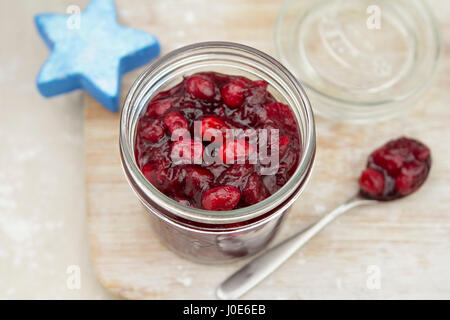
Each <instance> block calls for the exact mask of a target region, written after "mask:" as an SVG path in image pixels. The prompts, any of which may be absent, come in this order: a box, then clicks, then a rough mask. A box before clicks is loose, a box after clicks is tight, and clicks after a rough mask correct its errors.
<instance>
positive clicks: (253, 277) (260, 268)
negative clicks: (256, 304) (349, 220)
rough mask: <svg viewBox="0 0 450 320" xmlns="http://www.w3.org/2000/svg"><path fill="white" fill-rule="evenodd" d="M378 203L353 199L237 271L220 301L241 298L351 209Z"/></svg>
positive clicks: (219, 294) (219, 293)
mask: <svg viewBox="0 0 450 320" xmlns="http://www.w3.org/2000/svg"><path fill="white" fill-rule="evenodd" d="M377 202H378V201H377V200H369V199H365V198H363V197H361V196H359V194H358V195H355V196H353V197H352V198H350V199H349V200H347V201H346V202H345V203H344V204H342V205H340V206H339V207H337V208H336V209H334V210H333V211H331V212H330V213H328V214H326V215H325V216H324V217H322V218H321V219H320V220H319V221H317V222H316V223H314V224H313V225H312V226H310V227H309V228H308V229H306V230H302V231H301V232H299V233H297V234H295V235H293V236H292V237H290V238H288V239H287V240H285V241H283V242H282V243H280V244H278V245H277V246H275V247H273V248H271V249H269V250H268V251H266V252H264V253H262V254H260V255H259V256H257V257H256V258H254V259H253V260H252V261H250V262H249V263H248V264H246V265H245V266H243V267H242V268H241V269H239V270H238V271H236V272H235V273H234V274H232V275H231V276H230V277H229V278H228V279H226V280H225V281H224V282H222V284H221V285H220V286H219V287H218V288H217V291H216V295H217V297H218V298H219V299H224V300H225V299H237V298H239V297H240V296H242V295H243V294H244V293H246V292H247V291H249V290H250V289H251V288H253V287H254V286H256V285H257V284H258V283H260V282H261V281H262V280H263V279H264V278H266V277H267V276H268V275H270V274H271V273H272V272H273V271H275V270H276V269H277V268H278V267H279V266H281V265H282V264H283V263H284V262H285V261H286V260H287V259H289V258H290V257H291V256H292V255H293V254H294V253H295V252H296V251H297V250H298V249H300V248H301V247H302V246H303V245H305V244H306V243H307V242H308V241H309V240H310V239H311V238H312V237H314V236H315V235H316V234H317V233H319V231H321V230H322V229H323V228H324V227H325V226H326V225H328V224H329V223H330V222H331V221H333V220H334V219H336V218H337V217H339V216H340V215H341V214H343V213H344V212H347V211H348V210H350V209H353V208H356V207H360V206H365V205H370V204H375V203H377Z"/></svg>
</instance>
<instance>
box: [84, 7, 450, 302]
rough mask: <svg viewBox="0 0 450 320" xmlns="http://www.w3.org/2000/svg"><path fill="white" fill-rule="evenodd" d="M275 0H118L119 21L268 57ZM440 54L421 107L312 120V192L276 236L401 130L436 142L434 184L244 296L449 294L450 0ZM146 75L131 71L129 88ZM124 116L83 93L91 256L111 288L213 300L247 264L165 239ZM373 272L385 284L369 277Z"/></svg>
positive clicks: (315, 245)
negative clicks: (207, 261)
mask: <svg viewBox="0 0 450 320" xmlns="http://www.w3.org/2000/svg"><path fill="white" fill-rule="evenodd" d="M280 3H281V2H280V1H257V0H252V1H239V0H233V1H220V2H219V1H217V2H211V1H164V0H161V1H139V2H138V1H136V2H132V5H131V4H129V2H127V1H124V0H123V1H117V4H118V13H119V20H120V21H121V22H122V23H123V24H125V25H129V26H133V27H135V28H140V29H143V30H147V31H149V32H152V33H154V34H156V35H157V36H158V37H159V39H160V40H161V43H162V47H163V53H166V52H168V51H171V50H172V49H175V48H177V47H180V46H182V45H185V44H188V43H192V42H198V41H203V40H218V39H220V40H229V41H235V42H241V43H245V44H249V45H251V46H254V47H256V48H258V49H261V50H263V51H265V52H267V53H269V54H272V53H273V43H272V30H273V26H274V22H275V19H276V15H277V11H278V8H279V5H280ZM432 5H433V9H434V11H435V13H436V14H437V17H438V19H439V22H440V27H441V31H442V42H443V43H442V45H443V51H442V57H441V61H440V64H439V68H438V72H437V75H436V77H435V79H434V81H433V84H432V87H431V88H430V90H428V92H427V93H426V94H425V95H424V96H423V97H422V98H421V99H420V101H419V102H418V104H417V106H416V107H415V108H414V109H413V110H411V111H410V112H408V113H406V114H405V115H403V116H402V117H400V118H397V119H394V120H392V121H388V122H385V123H377V124H372V125H366V126H364V127H362V126H353V125H344V124H338V123H334V122H331V121H328V120H325V119H321V118H317V137H318V145H317V158H316V163H315V169H314V172H313V177H312V179H311V182H310V184H309V187H308V188H307V190H306V191H305V192H304V194H303V195H302V196H301V198H300V199H299V200H298V201H297V203H295V205H294V206H293V208H292V209H291V210H290V213H289V216H288V219H287V221H285V223H284V225H283V227H282V229H281V232H280V233H279V234H278V235H277V237H276V239H275V241H274V242H273V243H275V242H277V241H279V240H280V239H282V238H285V237H286V236H288V235H289V234H292V233H293V232H295V231H296V230H299V229H301V228H304V227H306V226H308V224H310V223H312V222H313V221H315V220H316V219H318V218H319V217H320V216H321V215H322V214H324V213H325V212H326V211H327V210H330V209H332V208H333V207H334V206H336V205H338V204H340V203H341V202H342V201H344V200H346V199H347V198H348V197H349V196H351V195H352V194H353V193H354V192H355V191H356V188H357V183H356V180H357V177H358V175H359V171H360V170H361V169H362V168H363V167H364V165H365V159H366V157H367V155H368V154H369V152H370V151H371V150H372V149H373V148H374V147H377V146H378V145H381V144H383V143H384V142H385V141H387V140H389V139H391V138H395V137H397V136H400V135H408V136H412V137H416V138H418V139H420V140H422V141H424V142H425V143H426V144H428V145H429V146H430V147H431V150H432V154H433V167H432V170H431V174H430V177H429V181H428V182H427V183H426V185H425V186H424V187H423V189H421V190H420V192H418V193H416V194H414V195H413V196H411V197H409V198H407V199H404V200H399V201H395V202H393V203H389V204H383V205H379V206H375V207H367V208H361V209H356V210H354V211H352V212H350V213H348V214H346V215H345V216H343V217H341V218H340V219H339V220H338V221H336V222H335V223H333V224H332V225H330V226H329V227H328V228H327V229H326V230H324V231H323V232H322V233H321V234H320V235H318V236H317V237H316V238H315V239H314V240H313V241H312V242H310V243H309V244H308V245H307V246H306V247H305V248H303V249H302V250H301V251H300V252H298V253H297V254H295V256H294V257H293V258H292V259H291V260H290V261H288V262H287V263H286V264H285V265H283V266H282V267H281V268H280V269H279V270H278V271H277V272H276V273H274V274H273V275H272V276H270V278H268V279H267V280H266V281H264V282H263V283H262V284H261V285H259V286H258V287H257V288H255V289H254V290H252V291H251V292H250V293H248V294H247V295H246V296H245V298H249V299H278V298H279V299H331V298H338V299H372V298H375V299H377V298H405V299H409V298H426V299H427V298H437V299H443V298H446V299H449V298H450V273H449V272H448V270H449V269H450V197H449V192H450V187H449V182H450V169H449V163H450V125H449V124H450V107H449V102H450V92H449V85H450V52H449V48H450V35H449V31H450V24H449V22H448V21H449V19H448V17H450V3H449V2H448V1H446V0H439V1H437V0H436V1H432ZM140 71H141V70H138V71H135V72H132V73H131V74H128V75H126V76H125V78H124V84H123V95H125V94H126V91H127V90H128V88H129V86H130V85H131V83H132V81H133V80H134V79H135V78H136V76H137V75H138V74H139V72H140ZM118 119H119V116H118V115H117V114H111V113H109V112H108V111H105V110H104V109H103V108H102V107H100V106H99V105H98V104H97V103H96V102H95V101H94V100H93V99H92V98H90V97H88V96H87V97H86V115H85V139H86V141H85V142H86V162H85V166H86V182H87V211H88V223H89V234H90V242H91V256H92V261H93V264H94V266H95V268H96V272H97V275H98V277H99V279H100V281H101V282H102V283H103V285H104V286H106V287H107V288H109V289H110V290H111V291H112V292H113V293H115V294H117V295H119V296H121V297H125V298H132V299H154V298H158V299H159V298H161V299H168V298H172V299H179V298H190V299H197V298H206V299H213V298H214V289H215V287H216V285H217V284H218V283H219V282H220V281H221V280H222V279H224V278H225V277H226V276H227V275H229V274H230V273H231V272H233V271H234V270H236V268H238V267H239V266H240V265H242V264H243V263H244V262H245V261H240V262H237V263H234V264H228V265H223V266H205V265H199V264H194V263H192V262H189V261H186V260H184V259H181V258H179V257H178V256H176V255H175V254H173V253H172V252H170V251H168V250H167V249H166V248H165V247H164V246H162V245H161V243H160V242H159V240H158V239H157V238H156V237H155V235H154V234H153V233H152V231H151V228H150V225H149V219H148V216H147V213H145V212H144V210H143V209H142V207H141V206H140V204H139V203H138V200H137V198H136V197H135V196H134V194H133V193H132V191H131V189H130V188H129V186H128V184H127V183H126V181H125V178H124V176H123V173H122V170H121V168H120V161H119V153H118V132H119V131H118ZM377 271H379V272H380V276H381V281H380V287H379V288H378V289H377V288H373V286H371V285H370V284H371V283H372V282H371V279H372V277H373V276H376V273H377Z"/></svg>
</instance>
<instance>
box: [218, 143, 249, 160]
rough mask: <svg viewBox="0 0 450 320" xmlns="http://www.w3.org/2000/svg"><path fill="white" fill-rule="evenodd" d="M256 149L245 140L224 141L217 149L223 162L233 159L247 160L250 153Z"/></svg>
mask: <svg viewBox="0 0 450 320" xmlns="http://www.w3.org/2000/svg"><path fill="white" fill-rule="evenodd" d="M255 152H256V149H255V147H254V146H252V145H251V144H250V143H248V142H247V141H245V140H233V141H230V142H226V143H224V144H223V145H222V146H221V147H220V148H219V151H218V156H219V159H220V161H222V162H223V163H227V164H230V163H234V162H235V161H238V162H239V161H244V160H247V159H248V158H249V157H250V155H252V154H253V155H254V154H255Z"/></svg>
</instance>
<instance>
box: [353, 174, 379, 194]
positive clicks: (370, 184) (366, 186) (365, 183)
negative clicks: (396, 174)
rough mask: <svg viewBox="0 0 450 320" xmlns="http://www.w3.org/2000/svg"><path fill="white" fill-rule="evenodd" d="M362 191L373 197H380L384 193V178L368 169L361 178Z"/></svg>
mask: <svg viewBox="0 0 450 320" xmlns="http://www.w3.org/2000/svg"><path fill="white" fill-rule="evenodd" d="M359 184H360V186H361V189H362V190H364V191H365V192H367V193H368V194H370V195H372V196H378V195H380V194H382V193H383V191H384V176H383V174H382V173H380V172H379V171H377V170H374V169H366V170H364V171H363V173H362V174H361V177H360V178H359Z"/></svg>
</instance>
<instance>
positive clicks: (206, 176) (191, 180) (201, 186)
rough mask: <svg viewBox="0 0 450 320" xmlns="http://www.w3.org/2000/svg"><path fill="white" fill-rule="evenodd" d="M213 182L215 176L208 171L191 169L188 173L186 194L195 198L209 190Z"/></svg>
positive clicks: (199, 168) (197, 168)
mask: <svg viewBox="0 0 450 320" xmlns="http://www.w3.org/2000/svg"><path fill="white" fill-rule="evenodd" d="M213 181H214V175H213V174H212V173H211V172H210V171H209V170H208V169H204V168H201V167H195V168H189V169H187V173H186V180H185V188H184V193H185V194H186V195H187V196H188V197H191V198H193V197H195V196H196V195H197V194H201V193H202V192H203V191H205V190H206V189H208V188H209V187H210V185H211V184H212V183H213Z"/></svg>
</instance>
